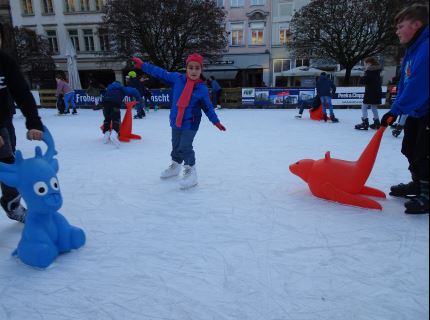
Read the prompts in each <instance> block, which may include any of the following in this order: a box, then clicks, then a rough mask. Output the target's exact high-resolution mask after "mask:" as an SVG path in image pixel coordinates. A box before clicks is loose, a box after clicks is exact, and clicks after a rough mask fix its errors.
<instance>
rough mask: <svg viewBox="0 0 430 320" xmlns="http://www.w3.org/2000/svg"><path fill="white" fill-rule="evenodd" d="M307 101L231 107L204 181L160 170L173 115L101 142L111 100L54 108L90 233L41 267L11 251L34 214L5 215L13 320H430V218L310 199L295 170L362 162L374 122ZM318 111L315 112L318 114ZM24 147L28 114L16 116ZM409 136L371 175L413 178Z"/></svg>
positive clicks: (6, 280)
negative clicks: (127, 139) (366, 125)
mask: <svg viewBox="0 0 430 320" xmlns="http://www.w3.org/2000/svg"><path fill="white" fill-rule="evenodd" d="M295 113H296V111H294V110H220V111H218V114H219V116H220V118H221V120H222V123H223V124H224V125H225V126H226V127H227V132H220V131H218V130H217V129H216V128H215V127H214V126H212V125H211V124H210V123H209V121H208V120H207V119H206V118H205V117H204V119H203V121H202V126H201V129H200V131H199V133H198V135H197V137H196V140H195V150H196V156H197V172H198V176H199V185H198V186H197V187H196V188H194V189H191V190H188V191H182V190H179V187H178V180H177V179H173V180H169V181H161V180H160V179H159V173H160V172H161V170H163V169H164V168H165V167H166V166H167V165H169V163H170V157H169V154H170V129H169V125H168V111H167V110H160V111H158V112H154V111H152V110H151V112H150V114H149V115H148V116H147V118H145V119H143V120H135V121H134V130H133V131H134V132H135V133H137V134H141V135H142V136H143V140H141V141H133V142H131V143H128V144H122V146H121V148H120V149H119V150H117V149H115V148H114V147H113V146H112V145H103V144H102V140H101V139H102V135H101V132H100V130H99V126H100V124H101V122H102V114H101V111H92V110H81V111H80V112H79V115H78V116H71V115H70V116H63V117H58V116H56V114H55V110H52V109H51V110H41V115H42V117H43V120H44V122H45V124H46V125H47V126H48V127H49V129H50V130H51V132H52V134H53V136H54V138H55V140H56V144H57V150H58V152H59V154H58V159H59V162H60V172H59V180H60V184H61V187H62V193H63V197H64V206H63V208H62V209H61V212H62V213H63V214H64V215H65V216H66V217H67V219H68V220H69V222H70V223H72V224H74V225H77V226H79V227H82V228H83V229H84V230H85V232H86V235H87V244H86V245H85V246H84V247H83V248H82V249H79V250H77V251H73V252H71V253H69V254H66V255H63V256H61V257H59V258H58V259H57V260H56V262H55V263H54V264H53V265H52V266H51V267H50V268H48V269H47V270H43V271H41V270H36V269H33V268H30V267H27V266H25V265H24V264H22V263H19V262H18V261H17V260H16V259H15V258H12V257H11V252H12V251H13V250H14V249H15V247H16V245H17V243H18V241H19V239H20V234H21V230H22V225H20V224H19V223H15V222H13V221H11V220H8V219H7V218H6V216H5V215H3V214H1V215H0V319H2V320H3V319H17V320H23V319H32V320H39V319H44V320H51V319H52V320H65V319H80V320H82V319H127V320H134V319H144V320H146V319H150V320H152V319H154V320H160V319H163V320H177V319H181V320H182V319H183V320H227V319H231V320H233V319H234V320H314V319H315V320H406V319H411V320H425V319H428V317H429V233H428V232H429V230H428V229H429V217H428V215H423V216H408V215H405V214H404V213H403V211H404V209H403V201H402V200H400V199H393V198H390V197H388V199H387V200H382V201H381V203H382V204H383V207H384V210H383V211H382V212H380V211H372V210H363V209H359V208H354V207H347V206H342V205H339V204H336V203H332V202H328V201H323V200H321V199H318V198H315V197H313V196H312V195H311V194H310V192H309V190H308V188H307V185H306V184H305V183H304V182H303V181H302V180H301V179H299V178H298V177H296V176H294V175H292V174H291V173H290V172H289V169H288V166H289V165H290V164H291V163H293V162H295V161H297V160H299V159H302V158H314V159H319V158H322V157H323V156H324V153H325V151H327V150H330V151H331V154H332V157H334V158H338V159H345V160H355V159H357V158H358V156H359V155H360V154H361V152H362V150H363V149H364V147H365V146H366V145H367V143H368V142H369V140H370V139H371V137H372V135H373V132H374V131H368V132H358V131H356V130H354V129H353V125H354V124H356V123H357V122H358V121H359V119H360V111H359V110H337V112H336V115H337V116H338V117H339V119H340V121H341V122H340V123H338V124H331V123H318V122H314V121H310V120H308V119H302V120H296V119H294V114H295ZM305 115H306V118H307V113H305ZM15 124H16V127H17V133H18V148H19V149H21V150H22V151H23V153H24V157H32V156H33V155H34V146H35V143H34V142H29V141H26V140H24V135H25V131H24V120H23V119H22V118H20V117H19V116H18V117H16V119H15ZM400 146H401V139H400V138H398V139H396V138H394V137H393V136H392V135H391V133H390V132H389V131H388V130H387V132H386V134H385V136H384V138H383V141H382V144H381V148H380V152H379V155H378V158H377V161H376V164H375V167H374V170H373V172H372V174H371V176H370V178H369V181H368V183H367V184H368V185H369V186H373V187H376V188H380V189H382V190H385V191H388V190H389V187H390V185H392V184H397V183H399V182H406V181H409V175H408V171H407V162H406V160H405V158H404V157H403V156H402V155H401V154H400Z"/></svg>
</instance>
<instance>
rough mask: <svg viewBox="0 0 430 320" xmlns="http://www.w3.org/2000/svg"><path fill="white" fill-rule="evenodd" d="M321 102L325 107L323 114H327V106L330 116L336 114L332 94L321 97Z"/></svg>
mask: <svg viewBox="0 0 430 320" xmlns="http://www.w3.org/2000/svg"><path fill="white" fill-rule="evenodd" d="M321 103H322V107H323V114H327V108H329V109H330V116H334V112H333V105H332V104H331V97H330V96H323V97H321Z"/></svg>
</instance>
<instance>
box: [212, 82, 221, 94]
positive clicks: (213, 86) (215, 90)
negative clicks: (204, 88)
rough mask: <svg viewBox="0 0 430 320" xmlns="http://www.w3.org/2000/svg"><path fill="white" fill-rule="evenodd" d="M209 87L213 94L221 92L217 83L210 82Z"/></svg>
mask: <svg viewBox="0 0 430 320" xmlns="http://www.w3.org/2000/svg"><path fill="white" fill-rule="evenodd" d="M211 87H212V91H213V92H218V91H220V90H221V86H220V85H219V83H218V81H216V80H212V81H211Z"/></svg>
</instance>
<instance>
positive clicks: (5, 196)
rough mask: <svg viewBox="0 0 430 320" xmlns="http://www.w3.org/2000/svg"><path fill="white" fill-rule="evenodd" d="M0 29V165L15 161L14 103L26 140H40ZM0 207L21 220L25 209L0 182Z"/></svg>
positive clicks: (25, 90)
mask: <svg viewBox="0 0 430 320" xmlns="http://www.w3.org/2000/svg"><path fill="white" fill-rule="evenodd" d="M2 43H3V27H2V25H1V24H0V162H4V163H14V162H15V143H16V140H15V128H14V126H13V123H12V118H13V106H14V101H16V103H17V104H18V105H19V106H20V109H21V111H22V113H23V115H24V116H25V118H26V123H25V125H26V127H27V129H28V131H27V139H29V140H42V138H43V124H42V121H41V120H40V117H39V115H38V111H37V106H36V102H35V101H34V98H33V95H32V94H31V92H30V89H29V87H28V85H27V83H26V82H25V79H24V77H23V75H22V73H21V71H20V70H19V67H18V65H17V63H16V62H15V60H14V59H13V58H12V57H10V56H9V55H7V54H6V53H5V52H3V51H2V50H1V44H2ZM1 192H2V196H1V198H0V204H1V206H2V207H3V209H4V210H5V211H6V214H7V215H8V217H9V218H10V219H13V220H17V221H20V222H24V221H25V216H26V209H25V208H24V207H23V206H22V205H21V195H20V194H19V193H18V191H17V190H16V189H15V188H12V187H9V186H7V185H5V184H4V183H1Z"/></svg>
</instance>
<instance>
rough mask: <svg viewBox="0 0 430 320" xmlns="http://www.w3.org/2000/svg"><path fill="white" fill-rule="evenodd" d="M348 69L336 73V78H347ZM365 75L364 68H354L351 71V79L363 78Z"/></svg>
mask: <svg viewBox="0 0 430 320" xmlns="http://www.w3.org/2000/svg"><path fill="white" fill-rule="evenodd" d="M345 73H346V69H342V70H340V71H337V72H335V73H334V76H335V77H345ZM363 75H364V68H363V67H354V68H352V70H351V77H362V76H363Z"/></svg>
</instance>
